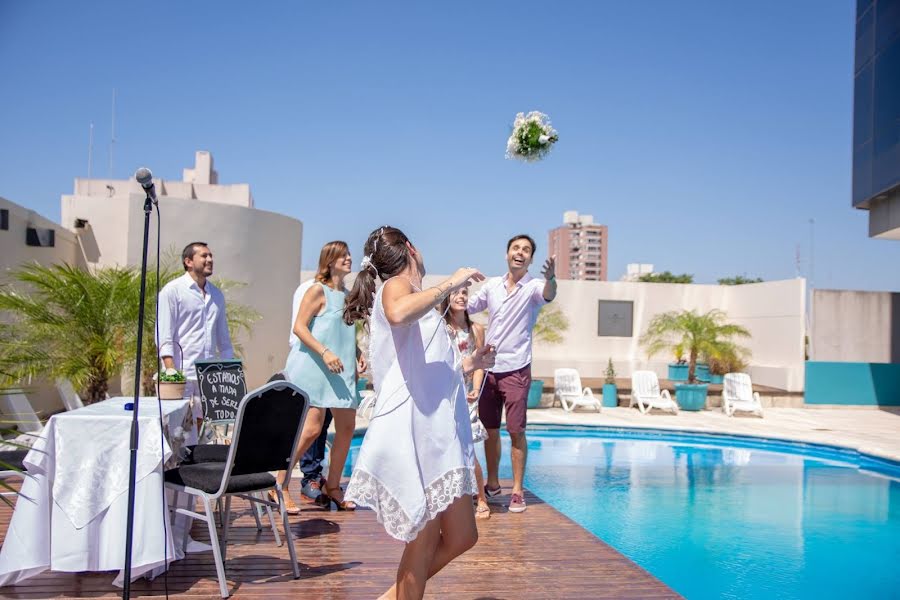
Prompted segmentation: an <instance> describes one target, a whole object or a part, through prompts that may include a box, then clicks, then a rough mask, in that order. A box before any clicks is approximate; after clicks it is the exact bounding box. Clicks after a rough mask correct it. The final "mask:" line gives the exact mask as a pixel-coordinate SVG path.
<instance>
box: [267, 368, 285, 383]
mask: <svg viewBox="0 0 900 600" xmlns="http://www.w3.org/2000/svg"><path fill="white" fill-rule="evenodd" d="M273 381H287V374H285V372H284V371H278V372H277V373H272V376H271V377H269V380H268V381H267V382H266V383H272V382H273Z"/></svg>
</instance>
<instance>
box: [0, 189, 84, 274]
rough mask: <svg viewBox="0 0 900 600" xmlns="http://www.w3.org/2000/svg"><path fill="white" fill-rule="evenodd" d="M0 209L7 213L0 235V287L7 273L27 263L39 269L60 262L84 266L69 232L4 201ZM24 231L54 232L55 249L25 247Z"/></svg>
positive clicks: (2, 199) (73, 238)
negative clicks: (7, 226) (7, 218)
mask: <svg viewBox="0 0 900 600" xmlns="http://www.w3.org/2000/svg"><path fill="white" fill-rule="evenodd" d="M0 208H2V209H6V210H8V211H9V229H8V230H6V231H0V283H4V282H6V281H7V280H8V276H7V271H8V270H9V269H15V268H17V267H19V266H21V265H22V264H24V263H28V262H37V263H39V264H42V265H50V264H53V263H60V262H65V263H69V264H78V265H83V264H84V261H83V260H81V251H80V249H79V247H78V240H77V239H76V238H75V234H73V233H72V232H71V231H69V230H67V229H65V228H64V227H60V225H59V224H58V223H54V222H53V221H51V220H50V219H47V218H44V217H42V216H41V215H39V214H37V213H36V212H34V211H32V210H29V209H27V208H25V207H24V206H20V205H18V204H15V203H13V202H10V201H9V200H7V199H5V198H0ZM28 227H38V228H41V229H52V230H53V231H55V232H56V233H55V238H56V240H55V242H56V245H55V246H53V247H52V248H50V247H38V246H28V245H26V244H25V230H26V229H27V228H28Z"/></svg>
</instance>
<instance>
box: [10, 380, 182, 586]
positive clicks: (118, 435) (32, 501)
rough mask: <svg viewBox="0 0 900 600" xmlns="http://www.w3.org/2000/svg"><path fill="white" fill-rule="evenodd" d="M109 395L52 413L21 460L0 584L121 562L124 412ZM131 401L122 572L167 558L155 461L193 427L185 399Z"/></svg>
mask: <svg viewBox="0 0 900 600" xmlns="http://www.w3.org/2000/svg"><path fill="white" fill-rule="evenodd" d="M132 400H133V399H129V398H111V399H109V400H106V401H104V402H99V403H97V404H93V405H90V406H86V407H84V408H81V409H78V410H74V411H70V412H66V413H62V414H58V415H54V416H53V417H51V418H50V420H49V421H48V422H47V425H46V426H45V427H44V430H43V431H42V432H41V435H40V438H39V439H38V440H36V441H35V443H34V445H33V447H32V450H31V452H29V453H28V456H26V457H25V466H26V468H27V470H28V474H29V475H30V476H29V477H26V479H25V482H24V483H23V485H22V489H21V492H20V497H19V498H18V500H17V501H16V509H15V512H14V513H13V516H12V519H11V521H10V524H9V529H8V531H7V533H6V538H5V541H4V542H3V547H2V549H0V586H4V585H12V584H15V583H17V582H19V581H22V580H23V579H26V578H28V577H31V576H33V575H37V574H38V573H41V572H42V571H44V570H46V569H48V568H49V569H51V570H54V571H70V572H79V571H115V570H119V571H120V572H119V575H118V576H117V577H116V580H115V582H114V583H115V584H116V585H121V584H122V577H123V574H122V573H121V569H122V568H123V565H124V562H125V528H126V520H127V510H128V507H127V500H128V471H129V460H130V450H129V446H130V435H131V420H132V412H131V411H129V410H124V406H125V403H127V402H131V401H132ZM159 409H160V402H159V401H158V400H157V399H156V398H142V399H141V401H140V408H139V410H140V413H139V416H138V423H139V432H140V433H139V443H138V453H137V454H138V457H137V464H138V470H137V477H136V480H137V486H136V489H135V518H134V523H135V525H134V543H133V546H132V548H133V555H132V570H131V575H132V579H136V578H138V577H140V576H141V575H143V574H145V573H147V572H149V571H151V570H153V569H155V568H157V567H164V566H165V563H166V557H168V560H169V562H171V561H172V560H175V559H177V558H182V555H181V552H179V553H178V554H179V556H176V555H175V551H174V548H173V544H172V531H171V526H168V525H167V526H166V528H165V533H164V527H163V524H164V520H166V519H168V518H169V515H168V509H167V504H166V500H165V495H164V494H163V488H162V470H163V464H164V463H165V462H166V461H167V460H169V458H170V457H171V456H172V445H175V446H176V447H177V446H179V445H180V444H181V443H182V441H183V440H182V437H183V436H182V431H183V430H188V431H192V430H193V420H192V419H191V411H190V403H189V401H188V400H166V401H163V402H162V410H163V422H164V428H163V431H164V433H165V435H163V436H162V439H161V435H160V434H161V431H160V423H159Z"/></svg>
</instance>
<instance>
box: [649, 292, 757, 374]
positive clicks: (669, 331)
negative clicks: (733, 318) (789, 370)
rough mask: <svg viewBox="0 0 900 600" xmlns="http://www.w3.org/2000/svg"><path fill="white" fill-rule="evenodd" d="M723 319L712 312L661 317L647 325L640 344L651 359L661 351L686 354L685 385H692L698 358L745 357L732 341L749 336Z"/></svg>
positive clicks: (743, 349)
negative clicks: (735, 338)
mask: <svg viewBox="0 0 900 600" xmlns="http://www.w3.org/2000/svg"><path fill="white" fill-rule="evenodd" d="M725 317H726V315H725V313H724V312H722V311H721V310H715V309H714V310H711V311H709V312H708V313H706V314H702V315H701V314H697V313H696V312H695V311H693V310H683V311H672V312H667V313H662V314H659V315H656V316H655V317H653V319H652V320H651V321H650V325H649V326H648V327H647V331H646V332H645V333H644V335H643V336H642V337H641V344H642V345H644V346H645V347H646V348H647V355H648V356H651V357H652V356H653V355H655V354H658V353H660V352H662V351H664V350H671V351H677V350H678V349H679V348H680V349H681V350H682V351H684V352H686V353H687V354H688V363H689V366H688V383H695V382H696V381H697V378H696V376H695V371H696V369H697V358H698V357H699V356H710V357H720V356H722V357H723V356H735V355H746V354H747V353H748V350H747V349H746V348H743V347H741V346H739V345H737V344H736V343H735V342H734V341H732V338H734V337H745V338H746V337H750V332H749V331H747V330H746V329H745V328H743V327H741V326H740V325H734V324H732V323H727V322H726V321H725Z"/></svg>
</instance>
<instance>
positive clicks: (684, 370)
mask: <svg viewBox="0 0 900 600" xmlns="http://www.w3.org/2000/svg"><path fill="white" fill-rule="evenodd" d="M672 354H673V355H674V356H675V362H674V363H669V377H668V379H669V381H687V379H688V362H687V361H686V360H684V345H682V344H675V346H674V347H673V348H672Z"/></svg>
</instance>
